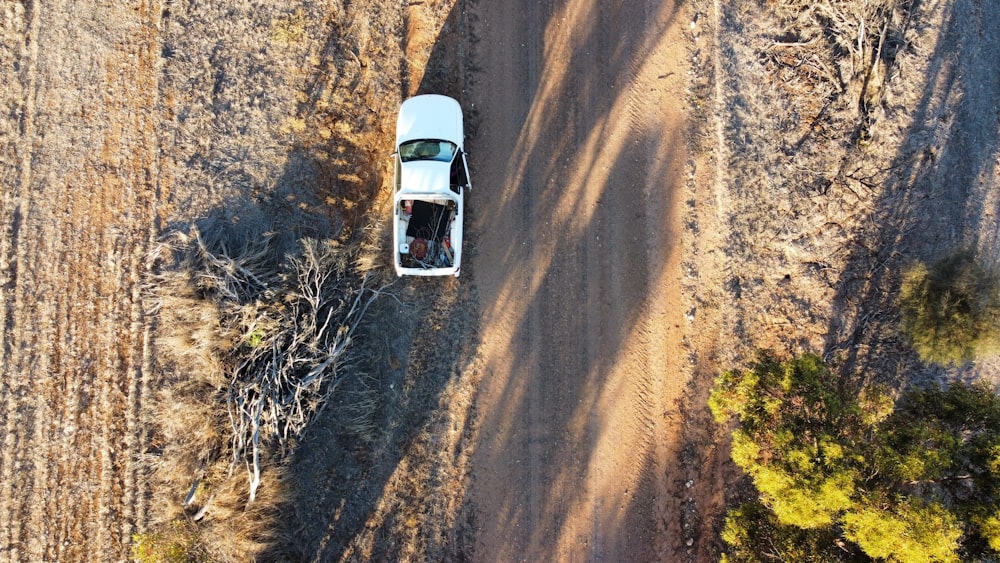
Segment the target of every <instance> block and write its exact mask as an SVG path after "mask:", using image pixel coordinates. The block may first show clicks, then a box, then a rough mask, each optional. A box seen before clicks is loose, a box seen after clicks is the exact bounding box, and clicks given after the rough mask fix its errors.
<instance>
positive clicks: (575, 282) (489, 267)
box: [470, 0, 684, 561]
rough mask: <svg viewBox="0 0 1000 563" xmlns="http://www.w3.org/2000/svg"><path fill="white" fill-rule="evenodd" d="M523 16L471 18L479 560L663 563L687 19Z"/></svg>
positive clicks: (559, 13)
mask: <svg viewBox="0 0 1000 563" xmlns="http://www.w3.org/2000/svg"><path fill="white" fill-rule="evenodd" d="M523 4H524V5H516V6H504V7H499V6H481V7H477V9H478V10H480V11H481V12H482V13H481V14H479V15H478V16H477V18H476V20H477V21H478V22H479V26H478V30H477V37H476V45H477V49H478V52H477V53H476V55H477V57H476V58H477V59H478V65H481V67H482V69H483V70H482V72H481V76H479V77H478V79H477V80H476V81H475V82H474V84H475V85H476V88H474V89H473V92H474V94H473V98H474V99H473V103H474V106H475V107H476V108H477V110H478V112H479V115H478V117H479V118H480V119H481V121H480V126H479V133H480V134H479V135H478V136H477V137H475V138H473V139H472V141H471V143H470V145H471V151H472V154H473V160H474V162H473V168H474V169H475V170H476V173H477V177H479V178H480V181H479V185H478V188H479V189H478V190H477V192H476V197H477V202H478V203H477V209H479V211H478V212H477V218H478V220H477V225H476V226H475V234H476V240H477V241H478V243H477V250H478V252H477V255H476V264H475V274H476V275H475V277H476V283H477V287H478V290H479V295H480V297H481V300H482V301H481V302H482V308H483V310H484V321H483V326H484V331H483V345H482V348H481V350H480V354H481V355H482V357H483V364H484V370H485V375H484V378H483V386H482V387H483V388H482V390H481V391H480V396H479V398H478V402H477V408H478V410H479V412H480V413H481V420H480V431H479V435H478V439H477V442H478V443H477V445H476V453H475V454H474V458H473V481H472V486H471V498H472V505H473V507H474V511H475V514H476V518H475V520H476V523H477V525H478V526H479V530H478V536H479V537H478V541H477V548H476V555H477V556H478V557H480V558H482V559H485V560H504V561H506V560H530V561H534V560H633V561H634V560H657V559H662V558H664V557H669V556H670V555H671V553H668V551H667V550H668V549H669V545H668V541H667V540H668V538H666V537H665V530H667V528H668V523H667V519H670V518H677V515H670V514H667V513H666V508H667V507H668V504H666V497H668V496H670V495H672V494H674V491H671V490H670V488H671V487H672V486H673V483H674V482H675V481H677V480H678V479H676V478H671V473H670V471H671V467H672V466H673V465H675V464H673V463H672V461H671V460H672V459H674V458H676V456H677V453H678V449H679V446H680V444H679V443H676V442H677V441H676V440H675V438H674V437H675V436H677V435H678V434H679V428H678V426H679V423H678V420H679V417H677V416H676V415H675V416H668V414H669V412H668V411H672V410H673V409H674V408H675V407H674V405H675V404H677V401H678V399H679V398H680V395H681V393H682V390H683V387H684V381H683V377H684V376H682V375H681V372H682V370H681V369H680V363H681V354H680V338H681V335H680V331H679V325H680V323H679V318H680V315H681V312H680V306H679V303H680V300H679V295H678V294H679V282H678V277H679V276H678V274H677V272H678V270H679V266H678V264H679V257H680V252H679V245H678V244H677V243H678V242H679V237H678V235H679V233H680V229H679V227H678V225H677V222H678V217H679V215H678V214H677V212H676V200H677V197H678V193H679V190H678V189H677V188H678V186H679V179H680V178H681V177H682V176H683V164H684V156H683V155H684V148H683V146H684V140H683V136H682V133H683V127H682V123H683V120H682V118H681V114H680V111H681V100H683V94H682V92H683V85H682V83H681V82H680V80H679V79H680V78H681V77H682V76H683V71H681V67H682V66H683V63H682V62H681V61H683V59H684V53H683V52H678V51H679V49H677V48H676V47H674V48H671V45H672V44H680V43H679V42H677V41H676V38H677V33H678V32H677V31H676V29H675V28H674V25H673V24H674V23H675V20H676V19H677V17H678V12H677V10H676V7H675V6H674V5H673V4H672V3H669V2H647V3H628V4H623V3H614V4H607V3H598V2H588V1H585V0H581V1H575V2H526V3H523ZM623 29H628V30H630V31H629V33H627V34H623V33H621V30H623ZM678 71H680V72H678ZM675 75H676V77H675V78H673V80H668V79H669V78H670V77H672V76H675ZM672 100H677V102H678V103H676V104H675V105H673V106H671V105H670V101H672ZM484 155H486V157H485V158H484ZM668 378H672V379H668Z"/></svg>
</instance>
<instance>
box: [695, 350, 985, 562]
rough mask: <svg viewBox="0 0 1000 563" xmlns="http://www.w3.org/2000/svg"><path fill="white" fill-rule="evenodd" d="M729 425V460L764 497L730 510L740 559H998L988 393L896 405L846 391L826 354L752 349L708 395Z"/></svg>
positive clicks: (885, 397) (917, 395) (940, 393)
mask: <svg viewBox="0 0 1000 563" xmlns="http://www.w3.org/2000/svg"><path fill="white" fill-rule="evenodd" d="M709 406H710V408H711V409H712V412H713V415H714V416H715V418H716V420H717V421H718V422H720V423H724V422H726V421H728V420H730V419H732V418H735V419H736V420H737V421H738V425H737V426H736V427H735V428H734V429H733V441H732V458H733V461H734V462H736V464H737V465H739V466H740V467H741V468H743V469H744V471H746V472H747V474H748V475H749V476H750V478H751V479H752V481H753V483H754V485H755V487H756V489H757V492H758V493H759V501H758V502H756V503H750V504H746V505H743V506H741V507H739V508H737V509H734V510H733V511H730V513H729V516H728V518H727V520H726V528H725V531H724V533H723V539H724V540H725V541H726V542H727V543H728V544H729V545H730V547H731V548H732V552H731V554H730V555H731V558H732V559H733V560H736V561H755V560H771V559H774V558H775V557H778V558H784V559H786V560H806V559H802V557H800V556H798V555H796V553H824V554H826V555H824V557H823V558H824V559H826V560H831V561H832V560H845V561H848V560H856V559H857V558H859V557H870V558H878V559H885V560H889V561H900V562H923V561H954V560H957V559H958V558H959V557H960V556H962V557H967V556H968V557H983V556H995V555H996V545H997V544H1000V505H998V499H1000V399H998V397H997V395H996V393H995V390H993V389H992V388H990V387H988V386H986V385H974V386H966V385H961V384H956V385H953V386H951V387H949V388H948V389H945V390H942V389H939V388H928V389H916V390H913V391H910V392H908V393H907V394H905V395H904V396H903V397H902V398H901V400H900V401H899V403H898V404H895V405H894V403H893V401H892V399H891V397H890V396H889V394H888V393H887V392H886V391H885V390H884V389H882V388H879V387H866V388H860V387H857V386H853V385H850V384H848V383H845V382H844V381H843V380H842V379H841V378H840V377H838V376H837V375H836V374H835V373H833V372H832V371H831V370H830V369H829V368H828V367H827V366H826V365H825V364H824V362H823V361H822V359H821V358H819V357H817V356H814V355H810V354H806V355H803V356H800V357H797V358H792V359H789V360H787V361H779V360H778V359H777V358H776V357H775V356H774V354H773V353H771V352H761V353H759V355H758V358H757V361H755V362H754V363H753V364H751V365H750V366H749V368H747V369H745V370H732V371H728V372H726V373H723V374H722V375H720V376H719V377H718V378H717V380H716V382H715V386H714V387H713V390H712V394H711V396H710V399H709Z"/></svg>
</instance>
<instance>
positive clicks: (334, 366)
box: [148, 219, 387, 553]
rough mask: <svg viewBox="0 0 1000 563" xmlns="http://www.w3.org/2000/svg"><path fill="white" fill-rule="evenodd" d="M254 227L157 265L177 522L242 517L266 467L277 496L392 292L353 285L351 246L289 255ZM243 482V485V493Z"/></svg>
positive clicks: (311, 246)
mask: <svg viewBox="0 0 1000 563" xmlns="http://www.w3.org/2000/svg"><path fill="white" fill-rule="evenodd" d="M246 223H248V224H246V225H245V224H241V223H240V222H239V221H236V222H232V221H231V222H229V223H226V222H223V221H221V220H218V219H215V220H209V221H206V222H203V223H202V226H201V228H200V229H199V228H196V227H193V228H191V230H190V231H189V232H186V233H182V232H176V233H173V234H171V235H170V236H169V237H167V238H165V239H164V240H163V241H162V242H161V243H160V244H159V245H158V246H157V247H156V249H155V252H154V261H155V264H156V267H155V269H154V271H155V272H156V274H155V275H154V276H153V277H152V279H151V280H150V281H151V283H150V289H149V292H148V293H149V296H150V301H151V303H150V309H151V310H152V311H153V312H154V314H155V318H156V321H157V329H156V330H157V335H158V337H157V339H156V350H157V354H158V357H157V362H158V364H159V365H160V368H161V369H162V371H163V372H164V373H166V374H172V375H169V376H168V379H169V380H170V381H168V384H167V385H165V386H164V388H163V389H162V390H161V392H160V394H159V396H158V397H157V405H158V412H159V416H158V422H159V429H158V431H159V432H160V434H161V435H162V444H163V446H164V451H161V452H160V456H159V458H158V460H157V473H158V479H157V480H158V481H161V482H163V483H165V484H166V486H164V487H161V488H162V490H163V491H172V493H170V494H172V497H171V498H169V499H161V500H163V501H164V502H166V503H168V504H171V505H173V511H171V510H167V511H165V513H166V515H167V517H168V519H171V518H174V519H176V518H177V517H179V516H182V515H184V516H186V517H187V518H188V519H190V520H194V521H198V520H201V519H202V518H203V517H205V516H206V514H209V513H212V514H215V515H216V516H223V515H227V514H234V513H236V512H238V508H237V507H238V506H240V505H242V507H243V509H244V510H245V509H246V508H247V507H249V506H250V503H252V502H254V500H255V499H257V498H258V490H259V488H260V485H261V482H262V475H263V472H264V471H265V469H266V468H267V467H273V468H274V471H273V473H274V475H275V476H276V480H277V481H278V483H276V484H275V487H272V489H276V488H280V486H281V485H280V476H279V474H280V473H281V470H280V465H281V463H280V462H281V461H282V460H283V459H285V458H286V457H287V454H288V453H290V452H291V451H292V449H293V446H294V445H295V443H296V442H297V441H298V440H299V439H300V438H301V437H302V434H303V433H304V431H305V430H306V428H307V427H308V426H309V424H310V422H311V421H312V420H313V419H314V418H315V416H316V415H317V414H318V413H319V412H321V411H322V410H323V408H324V406H325V405H326V404H327V403H328V402H329V399H330V397H331V395H332V394H333V393H335V391H336V389H337V387H338V385H339V384H340V383H341V381H342V380H343V379H344V377H346V375H347V374H348V373H350V369H349V368H350V365H351V362H352V355H351V354H350V353H349V351H350V345H351V339H352V336H353V335H354V332H355V329H356V328H357V327H358V326H359V323H360V322H361V320H362V318H363V317H364V315H365V312H366V310H367V309H368V307H369V306H370V305H371V304H372V303H373V302H374V301H375V300H376V299H377V298H378V297H379V296H380V295H382V294H383V293H384V292H385V290H386V287H387V286H379V285H378V279H379V275H378V273H377V272H372V271H368V272H367V273H363V274H362V273H357V272H358V267H357V266H358V265H357V257H356V256H355V254H356V251H355V250H351V248H353V247H351V246H349V245H343V244H341V243H340V242H338V241H336V240H325V241H319V240H314V239H302V240H300V241H299V242H298V243H297V244H298V246H297V248H296V249H295V250H294V251H292V252H288V253H283V252H282V250H281V249H282V248H283V246H284V245H283V244H282V243H281V241H280V239H281V237H280V236H278V235H276V234H275V233H274V232H273V231H269V230H268V229H267V228H266V225H264V224H263V222H261V224H257V225H253V224H252V223H253V221H246ZM286 244H287V243H286ZM237 469H243V470H245V471H246V475H247V476H248V477H247V479H248V481H249V484H248V485H247V484H246V482H245V481H244V485H243V486H242V487H237V486H234V474H237V475H238V474H239V472H238V471H236V470H237ZM192 482H193V484H192ZM185 491H187V494H186V495H184V492H185ZM273 492H274V491H273V490H272V491H271V493H273ZM205 497H207V499H206V498H205ZM223 497H225V498H223ZM181 498H183V501H181V500H180V499H181ZM273 500H274V499H273V497H272V496H269V497H268V499H267V500H265V501H264V502H265V504H268V503H270V502H272V501H273ZM224 518H225V517H224V516H223V519H224ZM248 529H256V530H260V529H261V527H260V526H259V525H258V526H254V525H249V526H248ZM252 550H253V547H251V551H252ZM234 552H235V553H246V552H247V549H246V547H243V548H237V549H235V550H234Z"/></svg>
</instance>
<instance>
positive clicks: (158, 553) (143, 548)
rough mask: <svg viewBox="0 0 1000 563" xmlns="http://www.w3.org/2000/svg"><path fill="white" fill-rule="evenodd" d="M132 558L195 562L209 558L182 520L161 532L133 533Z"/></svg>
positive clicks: (158, 562) (140, 561)
mask: <svg viewBox="0 0 1000 563" xmlns="http://www.w3.org/2000/svg"><path fill="white" fill-rule="evenodd" d="M132 560H133V561H136V562H137V563H197V562H203V561H204V562H207V561H210V560H211V559H210V558H209V557H208V554H207V553H205V551H204V549H202V547H201V546H200V542H199V540H198V534H197V532H196V531H194V530H192V529H191V527H190V526H188V525H186V524H185V523H184V522H182V521H175V522H172V523H171V524H170V525H169V526H167V527H165V529H164V531H162V532H147V533H143V534H133V536H132Z"/></svg>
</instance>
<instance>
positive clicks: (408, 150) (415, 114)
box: [393, 94, 472, 277]
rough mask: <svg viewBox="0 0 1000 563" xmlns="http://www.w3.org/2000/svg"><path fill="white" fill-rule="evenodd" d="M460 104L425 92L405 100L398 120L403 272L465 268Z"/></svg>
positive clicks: (398, 261) (398, 255) (396, 229)
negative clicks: (463, 256) (463, 266)
mask: <svg viewBox="0 0 1000 563" xmlns="http://www.w3.org/2000/svg"><path fill="white" fill-rule="evenodd" d="M464 140H465V130H464V127H463V122H462V107H461V106H460V105H459V103H458V102H457V101H456V100H454V99H452V98H449V97H447V96H441V95H437V94H425V95H422V96H416V97H413V98H410V99H408V100H406V101H404V102H403V104H402V106H401V107H400V109H399V117H398V118H397V120H396V152H395V153H394V156H395V158H394V163H395V173H394V180H393V184H394V189H395V192H394V195H393V248H394V250H393V256H394V259H393V265H394V266H395V269H396V274H397V275H400V276H447V275H452V276H456V277H457V276H458V275H459V273H460V272H461V268H462V227H463V224H462V222H463V217H464V212H465V203H464V197H465V193H466V192H467V191H469V190H470V189H471V188H472V185H471V183H470V182H469V165H468V162H467V161H466V157H465V147H464Z"/></svg>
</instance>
